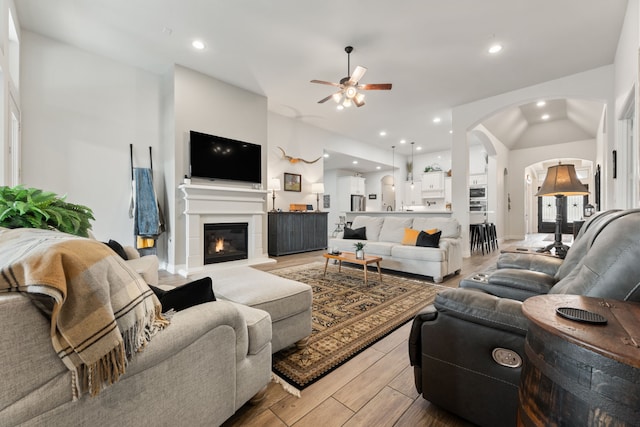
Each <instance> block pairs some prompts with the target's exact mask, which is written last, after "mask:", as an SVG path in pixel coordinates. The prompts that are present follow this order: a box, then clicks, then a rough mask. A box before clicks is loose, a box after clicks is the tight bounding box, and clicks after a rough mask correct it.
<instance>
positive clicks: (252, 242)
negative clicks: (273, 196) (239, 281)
mask: <svg viewBox="0 0 640 427" xmlns="http://www.w3.org/2000/svg"><path fill="white" fill-rule="evenodd" d="M178 188H179V189H180V190H181V191H182V193H183V194H184V197H183V198H184V204H185V209H184V216H185V218H184V219H185V221H184V223H185V243H184V249H183V250H184V260H185V263H184V264H183V265H181V266H177V270H178V271H177V272H178V273H179V274H180V275H182V276H184V277H188V276H190V275H194V274H201V273H203V272H204V273H206V272H207V271H209V270H217V269H224V268H229V267H234V266H240V265H254V264H262V263H267V262H274V261H273V260H271V259H269V256H268V255H267V253H266V227H267V226H266V222H267V191H266V190H260V189H254V188H246V187H234V186H229V187H226V186H222V185H206V184H181V185H180V186H179V187H178ZM235 223H246V224H247V233H246V235H247V244H246V252H247V254H246V259H238V260H230V261H229V260H227V261H225V262H215V263H211V264H205V261H204V258H205V250H204V248H205V241H204V234H205V233H204V225H205V224H235Z"/></svg>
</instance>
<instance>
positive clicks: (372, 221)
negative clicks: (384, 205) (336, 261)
mask: <svg viewBox="0 0 640 427" xmlns="http://www.w3.org/2000/svg"><path fill="white" fill-rule="evenodd" d="M362 227H365V229H366V230H365V231H366V237H367V238H366V241H365V240H351V239H344V238H342V236H343V234H342V233H341V234H340V235H339V236H338V237H336V238H332V239H330V240H329V248H330V249H332V248H338V250H340V251H341V252H344V251H348V252H353V251H354V248H353V244H354V242H357V241H362V242H363V243H366V246H365V248H364V252H365V254H367V255H377V256H381V257H382V262H381V263H380V265H381V267H382V268H386V269H389V270H396V271H403V272H406V273H413V274H420V275H423V276H429V277H432V278H433V281H434V282H436V283H440V282H442V281H443V279H444V277H445V276H448V275H450V274H455V273H459V272H460V269H461V268H462V238H461V236H460V223H458V221H457V220H455V219H453V218H440V217H435V218H430V217H415V218H412V217H394V216H387V217H373V216H366V215H362V216H357V217H355V218H354V220H353V223H352V225H351V228H352V229H354V230H355V229H358V228H362ZM406 228H409V229H414V230H432V229H437V230H439V231H440V232H441V235H440V243H439V245H438V247H437V248H431V247H420V246H415V245H403V244H402V240H403V238H404V235H405V229H406Z"/></svg>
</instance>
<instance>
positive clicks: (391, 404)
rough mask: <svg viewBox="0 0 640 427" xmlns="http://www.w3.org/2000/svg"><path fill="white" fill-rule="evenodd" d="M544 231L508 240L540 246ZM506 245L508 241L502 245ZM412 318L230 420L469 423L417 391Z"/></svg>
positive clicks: (469, 267)
mask: <svg viewBox="0 0 640 427" xmlns="http://www.w3.org/2000/svg"><path fill="white" fill-rule="evenodd" d="M544 236H545V235H535V236H530V237H529V238H528V239H527V240H526V241H524V242H515V241H514V242H507V245H519V246H529V247H540V246H544V244H542V243H541V242H542V238H543V237H544ZM503 246H505V245H503ZM498 253H499V252H498V251H494V252H492V253H490V254H488V255H484V256H483V255H473V256H471V257H469V258H466V259H465V260H464V264H463V269H462V273H461V274H459V275H457V276H454V277H452V278H449V279H448V280H445V282H444V283H442V284H443V285H446V286H451V287H457V286H458V283H459V282H460V280H461V279H462V278H463V277H466V276H467V275H469V274H471V273H473V272H475V271H482V270H483V269H484V268H486V267H488V266H491V265H494V264H495V260H496V258H497V256H498ZM276 260H277V261H278V262H277V263H276V264H263V265H260V266H257V268H260V269H261V270H264V271H269V270H273V269H276V268H283V267H289V266H294V265H299V264H305V263H308V262H313V261H323V260H324V259H323V258H322V252H311V253H305V254H298V255H289V256H283V257H278V258H276ZM176 280H180V279H177V278H176V276H171V275H168V274H166V273H165V274H161V283H167V284H177V283H176ZM410 328H411V323H410V322H409V323H407V324H405V325H404V326H402V327H400V328H399V329H397V330H396V331H394V332H393V333H391V334H390V335H388V336H387V337H386V338H384V339H382V340H380V341H379V342H377V343H376V344H374V345H373V346H371V347H369V348H368V349H366V350H365V351H363V352H362V353H360V354H359V355H357V356H356V357H354V358H353V359H351V360H350V361H348V362H347V363H345V364H344V365H342V366H341V367H339V368H337V369H336V370H335V371H333V372H331V373H330V374H328V375H327V376H326V377H324V378H322V379H321V380H319V381H317V382H316V383H314V384H312V385H311V386H309V387H307V388H306V389H304V390H303V391H302V396H301V397H300V398H297V397H294V396H292V395H290V394H288V393H287V392H285V391H284V390H283V389H282V387H281V386H280V385H278V384H275V383H271V384H269V386H268V388H267V394H266V397H265V399H264V400H263V401H262V402H260V403H259V404H257V405H251V404H246V405H245V406H243V407H242V408H241V409H240V410H238V412H237V413H236V414H235V415H234V416H233V417H231V418H230V419H229V420H227V421H226V422H225V424H224V426H225V427H232V426H260V427H263V426H274V427H276V426H278V427H282V426H296V427H303V426H322V427H332V426H412V427H415V426H438V427H440V426H470V425H471V424H469V423H468V422H466V421H464V420H462V419H460V418H458V417H456V416H455V415H453V414H450V413H448V412H446V411H444V410H442V409H440V408H438V407H436V406H434V405H431V404H430V403H429V402H428V401H426V400H425V399H423V398H422V397H421V396H420V395H418V393H417V392H416V390H415V386H414V382H413V381H414V380H413V368H411V366H410V365H409V356H408V350H407V347H408V345H407V339H408V337H409V331H410Z"/></svg>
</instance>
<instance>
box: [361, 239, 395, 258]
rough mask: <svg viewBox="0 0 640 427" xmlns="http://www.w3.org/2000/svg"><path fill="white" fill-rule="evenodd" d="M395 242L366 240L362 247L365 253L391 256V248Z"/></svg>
mask: <svg viewBox="0 0 640 427" xmlns="http://www.w3.org/2000/svg"><path fill="white" fill-rule="evenodd" d="M396 245H397V243H393V242H367V245H366V246H365V247H364V254H365V255H378V256H382V257H385V256H391V249H392V248H393V247H394V246H396Z"/></svg>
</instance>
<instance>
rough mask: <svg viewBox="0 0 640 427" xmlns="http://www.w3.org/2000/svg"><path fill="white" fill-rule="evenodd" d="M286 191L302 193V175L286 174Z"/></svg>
mask: <svg viewBox="0 0 640 427" xmlns="http://www.w3.org/2000/svg"><path fill="white" fill-rule="evenodd" d="M284 191H302V175H300V174H297V173H287V172H285V173H284Z"/></svg>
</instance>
